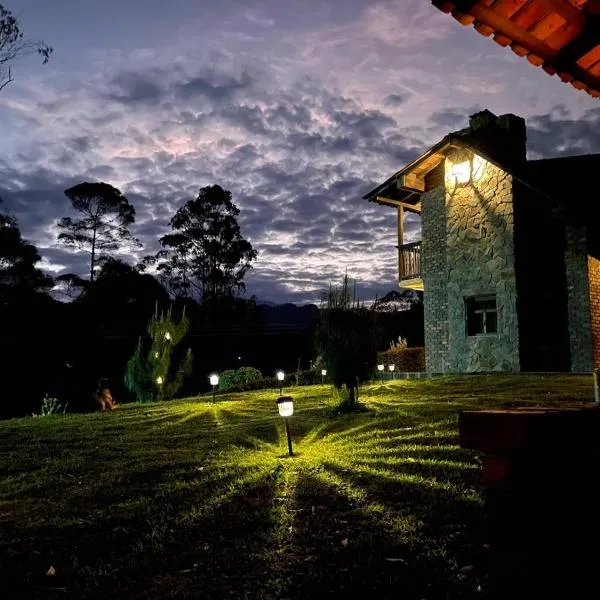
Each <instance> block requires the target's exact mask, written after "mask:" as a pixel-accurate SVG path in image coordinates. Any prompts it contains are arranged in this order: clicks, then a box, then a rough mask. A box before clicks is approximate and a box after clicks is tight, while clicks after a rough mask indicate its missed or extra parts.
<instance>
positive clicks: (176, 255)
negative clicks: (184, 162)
mask: <svg viewBox="0 0 600 600" xmlns="http://www.w3.org/2000/svg"><path fill="white" fill-rule="evenodd" d="M239 214H240V210H239V208H238V207H237V206H236V205H235V204H234V203H233V202H232V200H231V192H228V191H226V190H224V189H222V188H221V187H220V186H218V185H213V186H207V187H203V188H201V189H200V192H199V194H198V197H197V198H196V199H195V200H189V201H188V202H186V203H185V205H184V206H183V207H181V208H180V209H179V210H178V211H177V212H176V213H175V215H174V216H173V218H172V219H171V222H170V225H171V229H172V231H173V232H172V233H170V234H168V235H165V236H163V237H162V238H161V239H160V243H161V245H162V246H163V247H164V248H165V250H162V251H161V252H159V253H158V254H157V255H156V257H149V258H148V259H146V260H147V262H156V263H157V265H158V267H157V268H158V271H159V273H160V274H161V277H162V278H163V279H164V280H165V281H166V282H167V283H168V285H169V287H170V288H171V290H172V291H173V292H174V293H175V295H176V296H184V297H186V296H187V297H189V296H192V295H195V294H194V292H196V295H198V296H199V297H200V300H201V301H202V302H208V301H214V300H217V299H218V298H219V297H223V296H225V297H231V296H235V295H237V294H238V293H239V292H240V291H241V290H244V289H245V286H244V276H245V275H246V273H247V272H248V270H249V269H251V268H252V262H253V261H254V260H255V259H256V256H257V253H256V251H255V250H254V249H253V248H252V245H251V244H250V242H248V241H247V240H245V239H244V238H243V237H242V235H241V233H240V227H239V225H238V222H237V216H238V215H239Z"/></svg>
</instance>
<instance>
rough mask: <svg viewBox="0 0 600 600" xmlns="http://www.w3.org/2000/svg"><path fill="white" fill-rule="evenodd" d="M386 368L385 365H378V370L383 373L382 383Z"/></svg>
mask: <svg viewBox="0 0 600 600" xmlns="http://www.w3.org/2000/svg"><path fill="white" fill-rule="evenodd" d="M384 369H385V365H377V370H378V371H379V372H380V373H381V383H383V370H384Z"/></svg>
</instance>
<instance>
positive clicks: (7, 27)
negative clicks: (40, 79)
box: [0, 4, 52, 90]
mask: <svg viewBox="0 0 600 600" xmlns="http://www.w3.org/2000/svg"><path fill="white" fill-rule="evenodd" d="M30 54H39V55H40V56H42V57H43V59H44V60H43V64H46V63H47V62H48V60H49V58H50V55H51V54H52V48H51V47H50V46H48V45H46V44H44V43H43V42H37V41H32V40H26V39H24V37H23V31H22V30H21V25H20V23H19V21H18V20H17V18H16V17H14V16H13V14H12V13H11V12H10V11H9V10H8V9H6V8H4V5H2V4H0V90H1V89H2V88H4V87H6V86H7V85H8V84H9V83H11V82H12V81H14V79H13V74H12V64H11V63H13V62H14V61H15V60H17V59H19V58H23V57H25V56H28V55H30Z"/></svg>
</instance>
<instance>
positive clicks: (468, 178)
mask: <svg viewBox="0 0 600 600" xmlns="http://www.w3.org/2000/svg"><path fill="white" fill-rule="evenodd" d="M483 167H484V161H483V159H482V158H481V156H479V155H477V154H471V153H470V152H468V151H466V150H456V151H454V152H452V153H450V154H448V157H447V162H446V176H445V177H446V182H447V183H449V184H450V185H451V186H457V185H464V184H465V183H469V182H472V181H477V180H478V179H479V178H480V177H481V176H482V175H483Z"/></svg>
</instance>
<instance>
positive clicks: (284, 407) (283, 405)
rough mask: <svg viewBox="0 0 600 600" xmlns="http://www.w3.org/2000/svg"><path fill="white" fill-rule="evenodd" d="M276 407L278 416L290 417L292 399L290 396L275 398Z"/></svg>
mask: <svg viewBox="0 0 600 600" xmlns="http://www.w3.org/2000/svg"><path fill="white" fill-rule="evenodd" d="M277 408H278V409H279V416H280V417H284V418H287V417H291V416H292V415H293V414H294V399H293V398H292V397H291V396H281V397H279V398H277Z"/></svg>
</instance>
